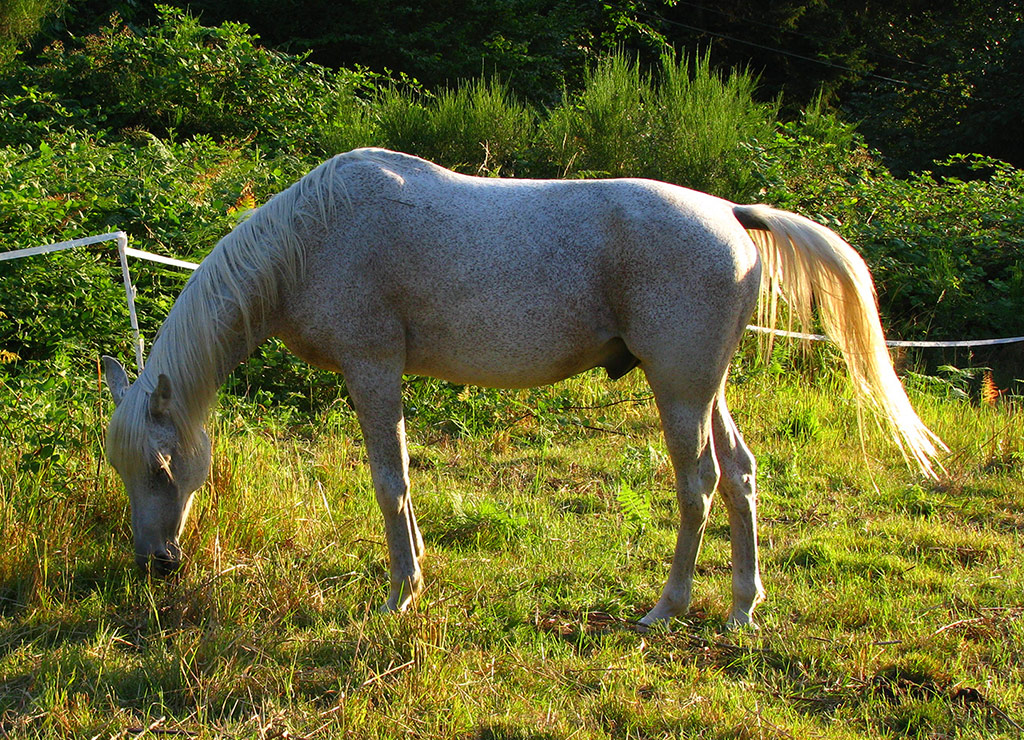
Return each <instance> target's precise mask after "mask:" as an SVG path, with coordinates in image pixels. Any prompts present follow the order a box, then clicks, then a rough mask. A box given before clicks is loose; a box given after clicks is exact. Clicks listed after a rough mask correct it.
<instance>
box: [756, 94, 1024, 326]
mask: <svg viewBox="0 0 1024 740" xmlns="http://www.w3.org/2000/svg"><path fill="white" fill-rule="evenodd" d="M757 154H758V156H757V157H756V159H757V173H758V176H759V177H760V178H761V180H762V195H761V197H762V198H763V199H764V200H765V201H767V202H769V203H772V204H775V205H777V206H780V207H783V208H788V209H790V210H796V211H800V212H803V213H805V214H806V215H808V216H810V217H812V218H814V219H816V220H818V221H821V222H822V223H825V224H826V225H828V226H830V227H832V228H834V229H836V230H837V231H839V233H841V234H842V235H843V236H844V237H845V238H846V239H847V240H848V241H849V242H850V243H851V244H853V245H854V246H855V247H856V248H857V249H858V250H859V251H860V252H861V254H862V255H863V256H864V257H865V259H866V260H867V262H868V264H869V266H870V267H871V270H872V274H873V276H874V279H875V284H876V287H877V290H878V295H879V303H880V307H881V310H882V313H883V318H884V323H885V325H886V326H887V328H888V329H889V330H890V332H891V333H892V335H893V336H898V337H900V338H904V339H924V338H927V339H962V338H968V337H969V338H984V337H990V336H1007V335H1019V334H1024V315H1022V314H1021V312H1020V306H1021V305H1022V304H1024V210H1022V209H1021V207H1020V204H1021V202H1022V201H1024V172H1022V171H1021V170H1018V169H1015V168H1014V167H1012V166H1010V165H1008V164H1006V163H1004V162H999V161H998V160H993V159H991V158H987V157H980V156H959V157H955V158H952V159H950V160H948V161H946V162H942V163H936V167H937V170H938V172H921V173H915V174H912V175H910V176H909V177H907V178H904V179H900V178H896V177H894V176H893V174H892V173H891V172H890V171H889V170H888V169H887V168H886V167H884V166H883V165H882V164H881V163H880V157H879V156H878V154H877V152H873V151H871V150H870V149H868V148H867V146H866V145H865V144H864V142H863V139H862V138H861V137H860V136H858V135H857V134H856V133H855V132H854V131H853V129H852V127H850V126H847V125H843V124H841V123H840V122H838V121H836V120H835V119H831V120H827V119H822V117H821V115H820V113H814V112H812V114H811V115H810V116H805V118H804V119H803V120H800V121H795V122H792V123H788V124H785V125H783V126H781V127H780V128H779V131H778V133H777V134H776V136H775V137H774V138H773V139H772V140H771V141H770V142H768V143H767V146H764V147H763V148H760V149H759V150H757ZM951 169H955V170H957V171H963V170H967V171H970V172H972V173H973V174H974V178H973V179H970V180H962V179H959V178H958V177H954V176H951V175H943V174H941V173H942V171H943V170H946V171H947V172H948V171H950V170H951Z"/></svg>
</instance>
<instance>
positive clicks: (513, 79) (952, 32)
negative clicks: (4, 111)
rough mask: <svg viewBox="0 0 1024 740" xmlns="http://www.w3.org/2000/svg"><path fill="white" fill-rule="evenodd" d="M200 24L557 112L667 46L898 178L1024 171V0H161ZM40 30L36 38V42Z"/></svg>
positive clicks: (91, 25) (48, 32)
mask: <svg viewBox="0 0 1024 740" xmlns="http://www.w3.org/2000/svg"><path fill="white" fill-rule="evenodd" d="M167 4H170V5H178V6H181V7H187V8H189V9H190V10H191V12H193V13H195V14H198V15H199V16H200V17H201V19H202V21H203V22H204V23H207V24H215V23H220V22H222V21H225V20H233V21H241V22H244V23H247V24H248V25H249V26H250V27H251V28H252V30H253V31H254V32H255V33H257V34H259V35H260V37H261V39H262V41H263V43H265V44H268V45H270V46H273V47H276V48H279V49H282V50H284V51H288V52H291V53H307V54H309V59H310V60H311V61H313V62H316V63H319V64H323V65H326V66H330V67H355V66H360V67H365V68H368V69H370V70H374V71H377V72H382V73H384V72H388V73H392V74H403V75H408V76H409V77H412V78H415V79H416V80H417V81H419V82H420V83H422V84H423V85H424V86H425V87H427V88H428V89H438V88H441V87H444V86H454V85H457V84H459V83H460V82H461V81H463V80H466V79H471V78H476V77H480V76H496V77H498V78H500V79H501V80H503V81H504V82H506V83H507V84H508V85H509V86H510V87H511V88H512V89H513V90H515V91H516V93H517V94H518V95H520V96H521V97H522V98H524V99H525V100H527V101H529V102H531V103H533V104H535V105H540V106H548V105H553V104H555V103H556V102H557V100H558V99H559V98H560V96H561V95H562V93H563V91H564V90H566V89H569V90H573V89H576V88H578V86H579V85H580V83H581V80H582V79H583V74H584V71H585V69H586V68H587V66H588V65H590V64H593V63H594V62H595V60H596V59H597V58H599V57H600V56H602V55H605V54H607V53H609V52H610V51H613V50H619V49H625V50H627V51H629V52H630V53H633V54H635V55H637V57H638V58H640V59H641V60H643V61H645V62H647V63H650V64H651V65H656V64H657V62H658V58H659V56H660V54H661V53H662V52H663V51H664V50H665V49H666V48H668V47H670V48H673V49H675V50H677V51H686V52H688V53H690V54H691V55H693V54H697V53H703V52H704V51H706V50H708V49H710V51H711V59H712V63H713V64H715V65H717V66H718V67H720V68H722V69H728V68H735V67H740V68H746V69H749V70H750V71H752V72H753V73H755V74H756V75H758V76H759V79H760V88H759V94H760V95H761V96H762V97H763V98H764V99H766V100H767V99H776V98H778V99H780V100H781V102H782V106H783V111H787V110H788V111H795V110H798V109H800V108H802V107H805V106H807V105H808V104H809V103H811V102H812V101H813V100H815V99H816V98H818V97H819V96H821V97H822V99H823V100H824V102H826V103H827V104H829V105H832V106H834V107H836V108H837V109H839V110H841V111H842V112H843V113H844V114H845V115H846V116H847V118H848V119H850V120H854V121H858V122H859V123H860V129H861V131H862V133H864V134H865V136H866V137H867V138H868V140H869V142H870V143H871V144H873V145H874V146H876V147H877V148H879V149H880V150H882V151H883V152H884V153H885V154H886V155H887V157H888V158H889V160H890V163H891V164H892V165H893V166H895V167H896V168H897V169H898V170H908V169H919V168H922V167H927V166H929V165H930V163H931V161H932V160H933V159H935V158H941V157H944V156H946V155H948V154H951V153H954V152H967V151H970V152H980V153H983V154H987V155H991V156H995V157H999V158H1002V159H1005V160H1007V161H1010V162H1012V163H1014V164H1017V165H1021V164H1024V137H1022V136H1021V135H1020V124H1021V121H1022V119H1024V99H1022V95H1024V93H1022V90H1024V2H1021V0H1009V1H1006V0H928V1H925V0H889V2H885V3H872V2H868V1H867V0H839V1H838V2H836V1H830V2H824V0H781V1H780V2H773V3H763V2H754V1H753V0H715V2H712V0H611V1H608V2H602V1H600V0H425V1H423V2H412V0H347V1H346V2H339V1H338V0H231V1H230V2H228V1H227V0H168V2H167ZM17 5H31V6H32V7H36V8H38V9H39V10H38V12H39V13H42V14H43V15H44V16H45V17H43V18H41V19H40V22H39V23H38V24H36V25H35V26H33V25H32V24H28V25H26V23H25V22H24V18H25V16H26V14H25V13H21V14H20V15H17V18H20V19H21V21H19V23H20V25H19V24H14V23H13V21H10V19H12V18H14V17H15V15H14V14H11V13H8V16H9V18H8V21H7V22H5V17H4V14H3V13H2V12H0V37H3V36H4V35H5V34H6V36H7V37H8V38H10V37H11V36H12V35H14V36H17V35H18V34H20V35H21V37H23V38H22V41H25V40H27V39H28V38H32V37H34V38H35V41H36V46H37V47H39V46H41V45H42V44H44V43H45V42H46V41H47V40H51V39H55V38H61V37H66V36H68V35H85V34H87V33H91V32H94V31H95V30H96V28H98V27H99V25H100V24H101V23H103V22H105V21H106V19H107V18H108V17H109V15H110V14H111V13H112V12H117V13H119V14H120V15H121V17H122V18H124V19H125V20H127V21H129V22H130V23H134V24H137V25H145V24H147V23H148V22H150V21H151V20H152V19H153V18H154V12H153V6H152V5H151V4H147V3H140V2H137V1H136V0H11V7H14V6H17ZM36 31H38V33H36Z"/></svg>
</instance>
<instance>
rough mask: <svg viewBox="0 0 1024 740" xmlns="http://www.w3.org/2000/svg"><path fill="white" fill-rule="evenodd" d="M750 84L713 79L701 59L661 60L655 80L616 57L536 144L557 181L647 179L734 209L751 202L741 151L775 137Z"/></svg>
mask: <svg viewBox="0 0 1024 740" xmlns="http://www.w3.org/2000/svg"><path fill="white" fill-rule="evenodd" d="M755 86H756V79H755V78H754V77H753V76H752V75H751V74H749V73H747V72H743V71H736V70H734V71H732V72H730V73H729V74H728V75H727V76H726V75H722V74H720V73H718V72H716V71H714V70H713V69H712V67H711V64H710V59H709V56H708V55H707V54H705V55H704V56H700V57H695V58H692V59H691V58H688V57H686V56H679V57H673V56H663V57H662V59H661V65H660V67H659V68H658V69H657V70H656V72H655V73H653V74H648V73H645V72H644V71H642V70H641V69H640V67H639V65H638V64H637V63H635V62H633V61H630V60H629V59H628V58H627V57H626V56H624V55H623V54H616V55H614V56H611V57H609V58H608V59H606V60H604V61H602V62H601V63H599V64H598V65H597V66H596V68H595V69H594V70H593V71H592V72H591V73H590V74H589V75H588V76H587V79H586V83H585V87H584V89H583V91H582V92H580V93H579V95H578V96H577V97H576V98H574V99H571V100H570V101H569V102H568V103H567V104H566V105H565V106H563V107H561V108H558V109H556V110H554V111H553V112H552V113H551V115H550V117H549V119H548V120H547V121H546V122H545V124H544V127H543V138H544V140H545V141H546V143H547V145H548V146H549V147H551V149H552V151H553V152H554V157H555V159H556V160H557V161H558V163H559V167H560V169H561V173H562V174H563V175H567V176H572V175H577V176H579V175H595V174H597V175H604V176H614V177H620V176H632V177H651V178H655V179H659V180H665V181H668V182H674V183H676V184H679V185H685V186H687V187H691V188H694V189H697V190H703V191H705V192H711V193H714V194H716V195H720V196H722V197H725V198H729V199H732V200H737V201H747V200H750V199H751V197H752V196H753V195H754V193H755V179H754V174H753V169H752V167H751V166H750V157H749V151H748V149H747V147H748V146H749V145H751V144H752V143H754V142H756V141H759V140H761V141H765V140H767V139H769V138H770V137H771V136H772V135H773V133H774V123H775V108H774V106H770V105H765V104H762V103H758V102H756V101H755V99H754V89H755Z"/></svg>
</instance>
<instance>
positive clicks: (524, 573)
mask: <svg viewBox="0 0 1024 740" xmlns="http://www.w3.org/2000/svg"><path fill="white" fill-rule="evenodd" d="M919 385H922V388H923V387H924V384H919ZM442 393H443V389H442V388H441V387H440V386H438V385H436V384H423V385H419V386H418V387H417V388H414V389H412V390H410V392H409V398H408V406H409V407H410V442H411V455H412V479H413V495H414V500H415V502H416V505H417V511H418V515H419V519H420V524H421V527H422V529H423V532H424V537H425V539H426V541H427V549H428V553H427V557H426V564H425V576H426V579H427V583H428V586H427V590H426V592H425V594H424V596H423V598H422V599H421V600H420V601H419V602H418V604H417V605H416V606H415V607H414V608H413V610H412V611H410V612H409V613H406V614H404V615H401V616H394V615H379V614H377V613H376V612H375V608H376V606H377V605H378V604H380V603H381V602H382V601H383V599H384V596H385V588H386V581H387V572H386V554H385V548H384V544H383V532H382V526H381V518H380V515H379V513H378V512H377V511H376V508H375V506H376V505H375V503H374V497H373V492H372V488H371V485H370V481H369V475H368V471H367V468H366V466H365V464H364V461H363V450H362V445H361V442H360V438H359V433H358V429H357V426H356V424H355V420H354V417H353V415H352V413H351V412H350V411H349V410H348V408H347V407H346V406H345V405H344V404H341V403H339V404H337V405H336V406H334V407H332V408H330V409H326V410H324V411H323V412H322V413H321V414H320V415H319V417H318V418H317V419H316V420H314V421H303V422H294V421H293V422H290V423H285V422H283V421H282V420H281V418H280V416H279V415H275V414H263V413H261V412H260V411H259V409H255V408H252V407H249V406H246V405H244V404H242V403H241V402H228V403H226V405H224V406H223V407H222V408H221V409H220V410H219V412H218V413H217V415H216V417H215V421H214V423H213V432H214V446H215V453H214V466H213V473H212V476H211V480H210V482H209V483H208V484H207V485H206V486H205V487H204V488H203V489H201V490H200V492H199V493H198V494H197V495H198V502H197V504H196V506H195V508H194V509H193V514H192V519H191V521H190V523H189V525H188V527H187V530H186V534H185V536H184V539H183V545H184V548H185V550H186V555H187V558H188V561H187V566H186V568H185V570H184V572H183V573H182V574H181V575H180V576H179V577H177V578H175V579H173V580H170V581H149V580H146V579H144V578H142V577H141V576H139V574H138V573H137V572H136V571H135V570H134V568H133V567H132V556H131V546H130V530H129V525H128V513H127V501H126V498H125V497H124V494H123V491H122V490H121V485H120V481H119V480H118V479H117V476H116V474H115V473H114V471H113V470H112V469H110V468H109V466H107V465H106V463H104V462H102V460H101V455H100V450H101V439H102V433H103V425H104V419H105V417H106V415H107V413H108V405H109V404H108V401H107V400H106V399H104V398H101V397H100V395H99V393H98V391H93V392H92V395H91V396H87V395H86V394H84V393H80V394H79V395H78V396H77V397H76V400H75V401H74V403H73V404H72V407H71V411H70V414H69V417H68V418H69V419H71V420H72V421H74V423H73V424H72V423H71V422H69V423H68V428H69V429H73V430H75V431H74V433H75V434H76V435H77V436H78V440H77V441H78V443H79V444H77V445H75V446H74V448H73V449H72V448H69V450H68V451H66V452H64V453H62V454H59V455H58V454H56V452H53V451H51V450H50V449H49V448H45V449H44V448H43V447H38V446H37V447H35V448H32V447H30V446H27V445H28V443H27V442H26V441H25V440H26V439H28V433H27V431H26V430H25V429H23V427H22V426H21V425H22V424H28V423H29V422H28V421H26V420H25V419H23V418H21V417H19V416H18V413H19V412H17V411H15V410H10V409H9V410H7V411H6V412H2V413H4V414H5V416H4V418H3V419H2V420H0V422H2V423H0V430H2V432H3V434H4V435H5V436H7V437H9V438H10V439H9V441H8V442H7V443H6V444H4V446H3V447H2V448H0V737H11V738H34V737H41V738H42V737H45V738H57V737H76V738H77V737H81V738H93V737H96V738H111V737H113V738H138V737H147V738H156V737H182V738H190V737H196V738H213V737H231V738H332V737H353V738H392V737H394V738H397V737H417V738H441V739H443V738H480V739H493V740H497V739H504V740H547V739H554V738H566V739H569V738H636V739H637V740H640V739H647V738H865V737H866V738H880V737H913V738H1018V737H1021V736H1022V734H1024V730H1022V727H1024V474H1022V463H1024V419H1022V417H1021V414H1020V413H1019V411H1018V410H1017V409H1016V408H1015V407H1014V406H1013V405H1012V404H1010V403H1001V404H998V405H996V406H994V407H988V406H981V407H979V406H978V405H977V404H976V403H971V402H969V401H965V400H957V399H953V398H949V397H946V395H945V394H944V393H941V392H939V391H937V390H936V389H934V388H931V389H930V390H929V389H924V390H918V391H915V392H914V393H913V394H912V398H913V400H914V403H915V405H916V406H917V408H918V409H919V411H920V413H921V415H922V417H923V418H924V419H925V421H926V422H927V423H928V424H930V425H931V426H932V428H933V429H935V430H936V431H937V432H938V433H939V434H940V435H941V436H942V437H943V438H944V439H945V440H946V442H947V443H948V444H949V446H950V448H951V449H952V453H951V454H950V455H949V456H948V458H946V460H945V464H946V466H947V469H948V476H947V477H946V478H945V479H944V480H943V481H941V482H938V483H931V482H926V481H923V480H921V479H920V478H919V477H918V476H916V475H915V474H914V473H912V472H911V471H910V470H908V468H907V467H906V466H905V464H904V463H903V461H902V459H901V457H900V455H899V453H898V451H896V450H895V449H893V448H892V447H891V446H890V445H889V444H888V443H887V442H886V440H885V439H884V438H883V437H882V435H881V434H880V433H878V430H874V429H868V432H869V433H868V434H867V435H866V440H865V441H864V444H863V447H862V443H861V435H860V434H859V433H858V423H857V414H856V411H855V407H854V405H853V403H852V401H851V400H850V396H849V394H848V392H847V391H846V390H845V388H844V386H843V383H842V380H841V379H840V380H836V379H835V378H834V377H833V376H832V375H831V374H830V373H818V374H816V375H815V374H814V373H805V374H803V375H799V374H798V375H791V374H788V373H786V374H780V373H772V372H770V371H764V370H762V371H760V372H756V373H747V372H744V371H743V369H742V368H738V369H737V371H735V372H734V383H733V385H732V388H731V396H730V398H731V406H732V409H733V413H734V416H735V417H736V419H737V422H738V423H739V425H740V427H741V429H743V430H744V433H745V435H746V437H747V441H748V443H749V444H750V446H751V448H752V449H753V450H754V452H755V454H757V456H758V460H759V465H760V467H759V472H758V480H759V486H760V516H761V519H760V521H761V524H760V533H761V542H762V565H763V571H764V573H763V576H764V581H765V587H766V589H767V590H768V601H767V602H766V603H765V604H763V605H762V606H761V608H760V610H759V612H758V613H757V616H758V621H759V622H760V624H761V625H762V628H761V630H760V631H758V632H750V631H747V632H739V633H731V632H724V631H723V620H724V618H725V616H726V614H727V610H728V601H729V591H730V586H729V544H728V528H727V525H726V517H725V515H724V508H723V507H722V506H721V505H720V504H716V506H715V508H714V510H713V512H712V521H711V523H710V525H709V527H708V531H707V535H706V539H705V543H704V549H703V551H702V553H701V557H700V560H699V563H698V574H697V581H696V584H695V589H694V594H695V595H694V603H693V606H692V609H691V611H690V614H689V615H688V617H687V618H686V619H679V620H676V621H675V622H674V623H673V624H672V625H671V626H670V628H668V629H654V630H651V631H648V632H642V631H640V630H638V629H637V627H636V626H635V620H636V619H637V618H639V617H640V616H642V615H643V614H644V612H645V611H646V609H647V608H649V607H650V606H652V605H653V603H654V601H655V600H656V598H657V596H658V594H659V593H660V589H661V586H662V584H663V581H664V579H665V576H666V574H667V569H668V560H669V558H670V555H671V550H672V544H673V542H674V536H675V526H676V516H675V510H674V493H673V491H672V490H671V470H670V466H669V464H668V461H667V458H666V455H665V452H664V446H663V444H662V442H661V438H660V433H659V429H658V421H657V416H656V413H655V411H654V408H653V404H652V402H651V400H650V397H649V392H648V391H647V389H646V386H644V385H643V383H642V378H641V377H640V375H639V374H637V373H634V374H632V375H631V376H629V377H627V378H626V379H624V380H622V381H619V382H618V383H617V384H609V383H607V382H606V381H604V380H603V379H601V378H599V377H598V376H597V375H588V376H585V377H583V378H579V379H575V380H573V381H570V382H568V383H566V384H564V385H561V386H557V387H555V388H552V389H548V390H544V391H541V392H509V393H504V394H496V393H492V392H485V391H477V390H474V389H466V390H463V391H462V392H461V393H460V394H459V396H458V398H457V399H455V401H453V400H452V397H451V396H450V395H449V396H444V397H443V398H442ZM20 400H21V401H23V402H24V405H26V406H28V405H31V404H30V403H29V401H28V400H26V399H25V398H23V397H22V398H21V399H20ZM445 404H447V405H448V406H451V407H453V408H455V410H456V411H457V413H455V414H454V417H455V419H454V421H453V422H442V421H440V420H439V418H438V415H437V409H438V408H440V407H442V406H445ZM26 418H27V417H26ZM869 426H870V425H869ZM48 456H49V457H48Z"/></svg>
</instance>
